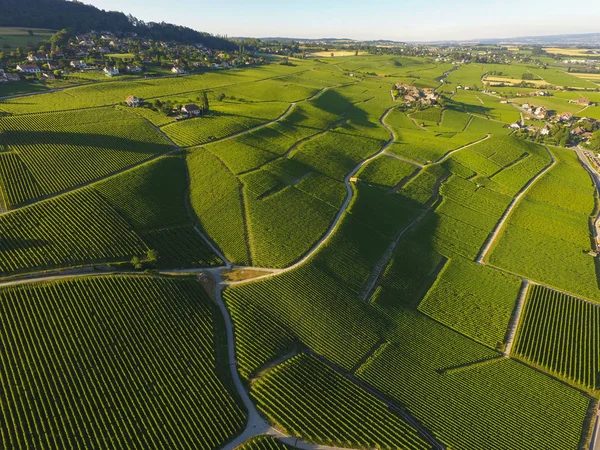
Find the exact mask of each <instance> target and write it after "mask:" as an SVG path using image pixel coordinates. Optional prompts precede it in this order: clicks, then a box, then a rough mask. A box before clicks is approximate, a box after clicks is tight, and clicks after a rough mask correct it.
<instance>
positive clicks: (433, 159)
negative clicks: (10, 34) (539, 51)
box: [0, 30, 600, 450]
mask: <svg viewBox="0 0 600 450" xmlns="http://www.w3.org/2000/svg"><path fill="white" fill-rule="evenodd" d="M1 35H2V33H1V30H0V36H1ZM1 43H2V40H1V39H0V45H1ZM342 45H343V44H342ZM339 47H340V46H339V45H338V44H335V48H336V49H337V48H339ZM332 48H333V47H332ZM419 48H421V47H419ZM431 48H433V46H432V47H431ZM489 48H490V47H486V46H477V47H475V46H474V47H473V59H471V61H473V62H469V61H468V60H469V58H465V61H462V56H461V57H459V56H455V55H456V54H458V53H456V52H455V50H450V49H447V48H443V49H441V50H440V51H441V52H444V56H443V57H439V58H438V57H437V56H435V55H434V54H433V53H431V55H430V56H400V55H405V54H413V53H412V46H411V45H406V46H403V47H402V48H401V49H402V52H400V51H399V52H398V54H396V55H392V54H387V53H392V52H394V51H395V50H394V49H393V48H392V47H387V46H385V47H381V49H380V50H381V51H379V50H378V54H372V55H371V54H369V55H358V56H354V55H349V56H347V57H344V58H338V57H334V58H330V57H328V55H325V57H323V58H320V57H310V58H306V59H304V58H299V57H297V56H298V54H297V52H294V54H293V56H290V57H289V60H288V61H287V62H289V65H287V64H286V61H285V60H284V59H283V58H281V57H271V56H264V58H265V60H266V61H268V62H269V63H267V64H264V65H254V64H252V66H251V67H250V66H248V67H245V68H236V69H232V70H216V69H215V70H212V69H211V70H206V71H205V73H202V74H193V75H185V76H176V77H175V76H169V77H163V76H161V75H160V73H154V72H152V73H151V74H150V75H151V76H148V77H147V78H144V77H135V79H134V77H129V78H128V77H116V78H114V79H108V78H107V77H103V78H102V79H98V80H95V81H94V82H92V83H90V84H86V85H79V86H73V87H66V88H65V89H58V90H56V91H54V92H43V93H37V94H33V95H29V96H23V97H19V96H16V97H14V98H4V99H0V279H1V280H0V281H1V283H0V417H2V420H0V447H1V448H15V449H16V448H28V449H33V448H36V449H37V448H82V447H90V448H107V447H114V448H127V447H135V448H194V449H196V448H199V449H204V448H206V449H217V448H224V447H226V446H231V447H236V446H237V448H240V449H248V450H263V449H264V450H269V449H274V450H278V449H292V448H296V447H297V448H307V446H310V445H314V444H321V445H326V446H337V447H339V448H347V449H353V448H356V449H359V448H360V449H362V448H381V449H397V448H398V449H402V448H404V449H407V450H409V449H410V450H412V449H425V448H438V447H443V448H448V449H461V450H462V449H464V450H481V449H486V450H506V449H511V450H512V449H515V450H529V449H531V450H534V449H535V450H539V449H549V450H555V449H556V450H581V449H583V448H587V447H588V446H589V445H588V443H589V440H590V436H591V430H592V426H593V418H594V417H595V410H594V408H595V407H596V406H597V401H598V399H599V398H600V394H599V392H600V385H599V383H600V382H599V380H598V374H599V373H600V348H599V345H600V344H599V342H600V312H599V311H600V309H599V308H600V306H598V304H600V303H598V302H600V288H599V287H598V286H599V281H598V280H599V278H598V273H599V272H598V267H600V266H599V264H598V260H597V257H596V256H594V255H595V250H596V248H595V242H594V241H595V234H594V229H593V222H594V220H595V218H596V214H597V212H598V193H597V192H596V188H595V186H594V184H593V182H592V179H591V177H590V173H588V171H587V170H586V169H585V168H584V167H583V166H582V164H581V161H580V160H579V159H578V153H576V152H575V151H573V149H574V147H573V149H571V148H569V149H567V148H558V147H547V146H545V145H544V143H548V142H553V141H549V140H548V139H550V138H554V135H552V136H551V137H550V138H546V137H544V136H541V135H540V136H537V137H535V138H534V137H532V136H529V137H528V138H525V136H524V133H523V132H522V131H514V130H513V129H512V128H510V127H509V126H508V125H509V124H511V123H513V122H515V121H516V120H519V119H520V113H519V110H518V109H517V108H515V106H513V105H512V104H510V103H501V101H503V100H504V99H511V98H512V99H514V102H515V104H520V103H524V102H529V103H532V104H533V105H536V106H537V105H545V106H546V107H547V108H548V109H554V110H557V111H559V112H563V111H572V112H576V111H578V112H577V115H578V116H583V115H585V116H587V117H596V115H598V116H599V117H600V113H598V112H597V109H598V108H600V107H597V106H591V107H589V108H586V109H585V110H582V109H583V108H581V107H579V106H577V105H573V104H570V103H569V101H570V100H576V99H577V98H579V97H580V96H585V97H587V98H589V99H590V100H591V101H592V102H600V94H598V93H597V92H595V91H592V90H586V91H583V90H582V89H583V88H585V87H589V84H588V83H591V82H590V81H589V80H588V79H586V78H585V77H578V76H575V75H573V74H569V73H567V72H565V71H564V70H566V69H565V67H566V66H565V65H564V63H561V62H559V61H555V60H553V59H552V58H550V57H548V56H547V55H533V54H532V53H535V52H532V50H523V51H519V52H518V53H514V54H512V53H503V52H505V50H503V49H502V50H501V49H498V52H499V54H501V55H507V58H509V59H510V60H512V58H513V56H515V55H517V56H516V58H517V59H518V58H529V59H528V61H530V62H527V63H525V62H511V63H503V64H500V63H492V62H490V63H485V64H483V63H478V62H475V57H477V58H480V59H479V60H486V59H487V60H488V61H491V60H498V59H495V58H496V56H497V55H495V54H494V53H495V50H494V51H493V52H492V51H491V50H489ZM407 49H409V50H410V52H409V51H408V50H407ZM423 49H425V47H423ZM423 49H421V50H418V51H419V52H421V51H425V52H428V51H429V50H423ZM171 50H172V49H171V48H170V47H169V48H165V49H161V52H163V51H164V52H169V53H171ZM301 51H302V48H301V49H300V52H301ZM416 51H417V50H416ZM449 52H454V53H449ZM307 53H310V51H309V49H307ZM328 53H330V52H328ZM352 53H354V52H353V51H352ZM459 53H462V50H461V52H459ZM161 54H162V53H161ZM451 54H452V55H453V56H449V55H451ZM475 55H477V56H475ZM456 58H458V60H455V59H456ZM164 61H165V60H163V62H164ZM192 62H193V61H188V64H192ZM281 62H283V64H280V63H281ZM167 64H168V63H165V64H164V67H163V68H162V69H161V71H166V70H168V68H167ZM169 67H170V66H169ZM543 67H547V69H544V68H543ZM526 74H527V76H525V78H526V79H527V78H530V77H533V81H534V82H539V83H544V84H552V85H554V86H564V85H568V86H569V89H558V88H557V89H554V88H550V87H549V88H548V89H549V90H550V91H551V92H552V96H548V97H546V96H543V97H542V96H535V97H534V95H536V94H535V93H534V92H535V90H533V89H528V88H522V87H520V86H512V87H495V86H494V87H490V86H487V85H486V84H485V77H486V76H487V77H494V78H495V79H498V80H503V81H508V80H511V79H512V80H522V78H523V75H526ZM488 80H489V78H488ZM525 81H529V80H525ZM70 82H73V80H71V81H70ZM23 83H24V82H23ZM397 83H405V84H409V85H412V86H415V87H418V88H421V89H422V88H426V87H430V88H433V89H435V91H436V92H437V94H439V95H443V97H441V98H440V99H439V101H438V102H437V104H434V105H433V106H430V105H426V104H425V102H424V103H423V104H421V105H420V106H419V107H415V106H414V105H409V104H404V103H403V102H402V99H398V100H397V101H394V100H392V98H391V95H390V91H391V90H393V89H395V85H396V84H397ZM7 84H8V83H7ZM518 84H520V83H518ZM592 84H593V85H594V89H595V87H597V85H596V84H595V83H592ZM459 86H460V89H459ZM465 88H468V89H465ZM490 91H494V92H490ZM204 93H206V94H207V96H208V99H209V102H210V111H211V113H210V114H208V115H205V116H204V117H197V118H193V119H186V120H181V119H180V118H179V117H177V115H176V114H171V113H169V114H167V113H165V112H164V111H163V110H162V108H156V109H157V111H154V110H152V109H150V108H146V107H139V108H131V107H128V106H125V105H126V104H125V99H126V98H127V97H128V96H130V95H135V96H136V97H138V98H144V99H145V100H146V101H147V102H148V103H150V104H151V105H150V106H152V105H153V107H154V106H157V105H160V103H158V102H155V101H156V100H160V101H161V102H163V104H165V102H170V103H166V106H169V107H170V105H174V107H178V105H185V104H188V103H197V104H200V103H201V102H202V100H201V99H202V98H203V95H204ZM165 109H168V108H165ZM548 121H551V119H548ZM527 124H528V125H529V124H536V125H538V126H541V125H542V122H541V121H538V122H527ZM573 126H578V125H575V122H573ZM582 126H583V125H582ZM585 126H586V127H588V126H589V125H588V124H587V123H586V124H585ZM555 131H556V129H554V131H552V132H551V133H555ZM576 140H577V138H576V137H575V134H573V135H572V141H573V142H571V143H573V145H575V144H576V142H575V141H576ZM538 142H539V143H538ZM571 143H570V144H569V145H571ZM582 145H583V144H582ZM231 355H233V356H234V358H233V359H232V357H231ZM242 400H243V401H242ZM247 401H251V402H252V403H253V404H254V406H253V407H251V406H252V405H250V404H246V406H244V403H246V402H247ZM246 410H249V411H248V416H249V417H250V420H249V421H248V422H247V417H246ZM256 412H258V413H259V415H258V416H257V415H256ZM269 427H273V428H272V429H269ZM273 429H275V430H277V431H276V432H274V431H273ZM267 430H268V431H267ZM267 434H269V435H272V436H267ZM243 441H245V442H243ZM292 446H294V447H292Z"/></svg>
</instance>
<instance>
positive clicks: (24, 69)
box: [17, 64, 41, 73]
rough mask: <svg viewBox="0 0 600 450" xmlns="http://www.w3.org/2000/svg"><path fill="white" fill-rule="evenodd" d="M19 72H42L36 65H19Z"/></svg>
mask: <svg viewBox="0 0 600 450" xmlns="http://www.w3.org/2000/svg"><path fill="white" fill-rule="evenodd" d="M17 70H18V71H19V72H22V73H40V72H41V70H40V68H39V67H38V66H36V65H35V64H19V65H17Z"/></svg>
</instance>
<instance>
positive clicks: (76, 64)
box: [69, 61, 87, 70]
mask: <svg viewBox="0 0 600 450" xmlns="http://www.w3.org/2000/svg"><path fill="white" fill-rule="evenodd" d="M69 65H70V66H71V67H73V68H75V69H82V70H83V69H87V63H86V62H85V61H71V62H70V63H69Z"/></svg>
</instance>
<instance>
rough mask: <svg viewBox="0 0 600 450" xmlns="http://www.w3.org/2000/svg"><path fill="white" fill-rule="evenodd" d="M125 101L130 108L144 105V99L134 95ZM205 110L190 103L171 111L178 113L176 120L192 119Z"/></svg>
mask: <svg viewBox="0 0 600 450" xmlns="http://www.w3.org/2000/svg"><path fill="white" fill-rule="evenodd" d="M125 103H126V104H127V106H129V107H131V108H137V107H139V106H143V105H144V99H143V98H138V97H136V96H135V95H130V96H128V97H127V98H126V99H125ZM205 112H206V111H204V110H203V108H201V107H200V106H198V105H196V104H194V103H190V104H189V105H183V106H182V107H181V109H174V110H173V113H174V114H178V118H177V119H178V120H182V119H192V118H194V117H198V116H200V115H203V113H205Z"/></svg>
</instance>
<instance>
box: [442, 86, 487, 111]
mask: <svg viewBox="0 0 600 450" xmlns="http://www.w3.org/2000/svg"><path fill="white" fill-rule="evenodd" d="M467 92H469V91H467ZM482 95H483V94H482ZM446 108H447V109H454V110H455V111H459V112H465V113H470V114H480V115H484V116H486V117H488V116H489V113H490V112H491V111H493V108H488V107H487V106H483V105H469V104H467V103H461V102H457V101H456V100H453V99H451V98H448V99H447V100H446Z"/></svg>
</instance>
